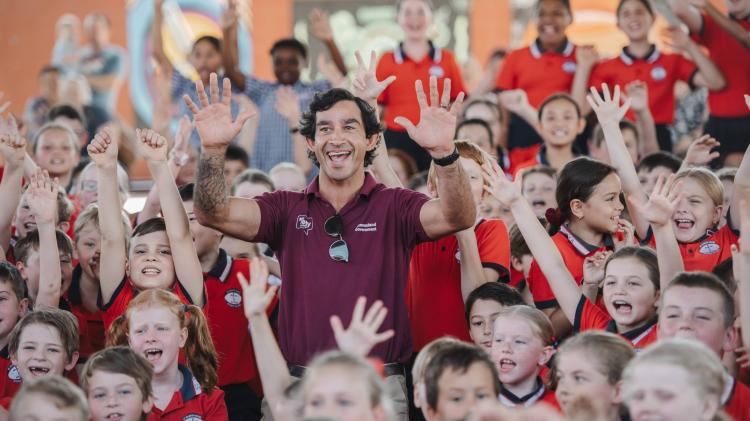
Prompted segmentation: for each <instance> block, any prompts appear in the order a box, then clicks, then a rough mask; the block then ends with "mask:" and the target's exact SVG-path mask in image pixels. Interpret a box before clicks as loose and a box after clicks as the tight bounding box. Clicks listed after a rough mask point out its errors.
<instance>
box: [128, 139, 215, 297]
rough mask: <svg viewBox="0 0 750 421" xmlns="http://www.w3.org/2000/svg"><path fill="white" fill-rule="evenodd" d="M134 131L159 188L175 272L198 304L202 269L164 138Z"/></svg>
mask: <svg viewBox="0 0 750 421" xmlns="http://www.w3.org/2000/svg"><path fill="white" fill-rule="evenodd" d="M135 135H136V138H137V139H138V145H139V148H140V150H141V154H142V155H143V156H144V158H146V162H147V164H148V169H149V171H151V175H152V176H153V177H154V182H155V183H156V188H157V189H158V191H159V198H160V202H161V211H162V214H163V216H164V223H165V225H166V227H167V237H168V238H169V248H170V251H171V253H172V259H173V260H174V270H175V275H176V276H177V279H178V280H179V281H180V283H181V284H182V286H183V287H185V289H186V290H187V292H188V293H189V294H190V297H191V298H192V299H193V303H194V304H195V305H197V306H200V307H202V306H203V304H204V302H203V301H204V296H203V295H204V294H203V270H202V269H201V264H200V261H199V260H198V254H197V253H196V252H195V245H193V235H192V234H191V233H190V222H189V221H188V216H187V213H186V212H185V208H184V207H183V205H182V200H181V199H180V192H179V191H178V190H177V185H176V184H175V181H174V176H172V172H171V171H170V170H169V165H168V164H167V139H166V138H164V136H162V135H160V134H158V133H156V132H154V131H153V130H150V129H145V130H142V129H136V131H135Z"/></svg>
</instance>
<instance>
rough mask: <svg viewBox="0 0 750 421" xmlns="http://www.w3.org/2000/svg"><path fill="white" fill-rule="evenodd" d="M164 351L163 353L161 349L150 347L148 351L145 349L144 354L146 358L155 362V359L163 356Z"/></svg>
mask: <svg viewBox="0 0 750 421" xmlns="http://www.w3.org/2000/svg"><path fill="white" fill-rule="evenodd" d="M162 353H163V351H162V350H161V349H158V348H150V349H147V350H146V351H144V353H143V354H144V355H145V356H146V359H147V360H148V361H149V362H154V361H156V360H158V359H159V358H161V354H162Z"/></svg>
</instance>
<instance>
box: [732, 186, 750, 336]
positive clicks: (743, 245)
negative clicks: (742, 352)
mask: <svg viewBox="0 0 750 421" xmlns="http://www.w3.org/2000/svg"><path fill="white" fill-rule="evenodd" d="M737 214H738V217H739V219H740V221H742V227H743V228H742V229H741V232H740V243H739V249H740V250H739V252H737V251H736V250H737V246H734V245H733V246H732V252H733V253H732V255H733V256H734V259H735V260H734V262H733V263H732V264H733V265H734V267H735V268H737V269H739V270H735V272H739V275H740V276H739V278H738V279H737V285H738V287H739V294H740V326H742V327H743V328H742V329H741V330H742V344H743V346H745V347H747V346H748V345H750V328H749V327H748V326H750V201H747V200H743V201H742V202H740V203H738V204H737Z"/></svg>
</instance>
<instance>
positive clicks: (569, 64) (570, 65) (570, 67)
mask: <svg viewBox="0 0 750 421" xmlns="http://www.w3.org/2000/svg"><path fill="white" fill-rule="evenodd" d="M576 67H577V66H576V62H575V61H570V60H568V61H566V62H565V63H563V65H562V69H563V72H565V73H575V72H576Z"/></svg>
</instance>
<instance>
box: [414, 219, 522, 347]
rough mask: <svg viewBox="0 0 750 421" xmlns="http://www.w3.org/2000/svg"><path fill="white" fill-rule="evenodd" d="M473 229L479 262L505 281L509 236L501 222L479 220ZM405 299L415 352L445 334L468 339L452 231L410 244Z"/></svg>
mask: <svg viewBox="0 0 750 421" xmlns="http://www.w3.org/2000/svg"><path fill="white" fill-rule="evenodd" d="M474 232H475V235H476V238H477V246H478V248H479V259H480V260H481V261H482V266H483V267H486V268H491V269H495V270H496V271H498V272H499V273H500V280H501V281H503V282H507V281H508V274H509V273H508V267H510V240H509V239H508V230H507V228H506V227H505V223H504V222H503V221H500V220H499V219H491V220H487V221H481V222H480V223H479V224H478V225H477V226H476V227H475V228H474ZM406 302H407V306H408V308H409V315H410V316H411V328H412V338H413V340H414V351H415V352H417V351H419V350H420V349H422V347H424V346H425V345H427V344H428V343H429V342H431V341H432V340H434V339H437V338H440V337H442V336H446V335H447V336H453V337H456V338H458V339H461V340H463V341H466V342H471V337H470V336H469V327H468V326H467V325H466V319H465V316H464V300H463V297H462V295H461V252H460V251H459V249H458V240H457V239H456V237H455V236H454V235H451V236H449V237H445V238H441V239H440V240H437V241H431V242H428V243H422V244H420V245H418V246H417V247H415V248H414V252H413V253H412V255H411V263H410V265H409V287H408V288H407V290H406Z"/></svg>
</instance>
